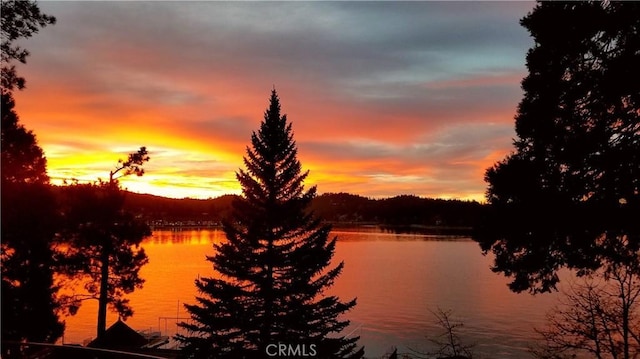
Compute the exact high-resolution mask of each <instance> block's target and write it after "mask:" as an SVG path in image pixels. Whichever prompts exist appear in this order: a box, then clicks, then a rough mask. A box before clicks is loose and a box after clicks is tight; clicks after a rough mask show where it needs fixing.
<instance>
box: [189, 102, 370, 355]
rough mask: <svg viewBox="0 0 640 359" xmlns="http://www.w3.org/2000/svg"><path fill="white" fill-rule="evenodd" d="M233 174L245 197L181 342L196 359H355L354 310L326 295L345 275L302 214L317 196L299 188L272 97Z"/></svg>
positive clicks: (323, 228) (331, 244) (285, 126)
mask: <svg viewBox="0 0 640 359" xmlns="http://www.w3.org/2000/svg"><path fill="white" fill-rule="evenodd" d="M251 144H252V147H251V148H249V147H248V148H247V155H246V157H245V158H244V164H245V166H246V170H240V171H239V172H238V173H237V178H238V181H239V182H240V184H241V186H242V191H243V195H242V197H241V198H240V199H238V201H237V202H236V203H235V204H234V212H233V215H232V217H231V219H230V220H228V221H226V222H225V223H224V232H225V234H226V238H227V241H225V242H223V243H219V244H215V245H214V248H215V250H216V254H215V255H214V256H211V257H207V260H209V261H210V262H211V263H212V264H213V268H214V269H215V271H216V272H217V275H216V276H215V277H211V278H200V279H198V280H196V286H197V288H198V290H199V292H200V293H201V296H199V297H197V298H196V300H197V302H198V304H195V305H185V307H186V309H187V310H188V311H189V313H190V314H191V317H192V319H193V323H182V324H181V326H182V327H184V328H186V329H187V330H188V331H189V333H190V334H191V336H182V335H180V336H178V337H177V338H178V340H180V341H181V342H183V344H184V352H185V353H187V354H188V355H189V357H193V358H213V357H215V358H263V357H266V356H267V352H266V350H267V349H268V346H269V345H274V344H275V345H278V344H279V343H282V344H288V345H291V346H293V349H294V350H295V349H296V346H298V347H297V349H298V350H300V351H299V352H298V356H302V352H301V351H302V350H305V351H306V353H307V354H310V353H311V352H315V354H316V356H317V357H319V358H343V357H353V358H357V357H361V356H362V355H363V353H364V350H363V348H360V349H359V350H356V342H357V339H358V337H352V338H348V337H346V336H344V335H341V334H340V333H341V331H342V330H343V329H345V328H346V327H347V325H348V324H349V321H348V320H344V319H343V318H340V317H339V316H340V315H341V314H343V313H345V312H347V311H348V310H349V309H351V308H353V306H354V305H355V304H356V302H355V299H354V300H351V301H347V302H343V301H341V300H340V299H339V298H338V297H336V296H328V295H325V294H324V292H325V291H326V290H327V288H329V287H330V286H331V285H332V284H333V282H334V281H335V279H336V278H337V277H338V275H339V274H340V272H341V271H342V269H343V266H344V263H342V262H341V263H340V264H338V265H337V266H335V267H333V268H330V266H331V263H330V262H331V258H332V256H333V253H334V250H335V245H336V239H337V238H336V237H334V238H332V239H330V238H329V231H330V229H331V228H330V226H329V225H322V224H321V223H320V221H319V220H318V219H316V218H315V217H314V216H313V214H312V213H309V211H308V210H307V209H308V206H309V204H310V202H311V200H312V199H313V198H314V196H315V195H316V187H311V188H310V189H308V190H306V191H305V189H304V186H303V182H304V180H305V178H306V177H307V174H308V171H307V172H301V165H300V162H299V161H298V159H297V146H296V143H295V141H294V140H293V131H292V128H291V124H290V123H288V122H287V118H286V115H282V116H281V115H280V100H279V98H278V96H277V93H276V91H275V90H273V91H272V94H271V99H270V105H269V108H268V109H267V110H266V112H265V114H264V120H263V121H262V123H261V125H260V129H259V130H258V132H257V133H256V132H254V133H253V134H252V136H251Z"/></svg>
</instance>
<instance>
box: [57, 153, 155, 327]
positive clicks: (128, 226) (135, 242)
mask: <svg viewBox="0 0 640 359" xmlns="http://www.w3.org/2000/svg"><path fill="white" fill-rule="evenodd" d="M148 160H149V156H148V154H147V149H146V147H141V148H140V150H138V152H134V153H131V154H129V156H128V159H127V160H126V161H125V160H120V161H118V166H117V168H116V169H115V170H114V171H111V172H110V174H109V182H98V183H89V184H78V183H75V184H72V185H70V186H64V187H62V188H61V194H62V196H61V197H62V200H61V208H62V212H63V213H64V216H63V222H64V229H63V230H61V231H60V233H59V234H58V237H59V239H60V240H61V242H62V244H63V247H65V248H66V250H65V251H63V252H62V251H61V254H63V255H64V258H63V261H64V263H63V264H64V266H62V265H61V268H63V269H64V273H65V274H67V275H69V276H71V277H78V278H82V279H84V280H85V289H86V290H87V292H88V293H89V294H82V295H79V294H76V295H74V296H73V297H72V300H71V303H72V304H71V305H72V306H73V307H76V308H77V307H78V306H79V305H80V300H83V299H96V300H98V320H97V337H98V339H100V338H101V337H102V336H103V335H104V333H105V332H106V329H107V307H108V306H110V307H111V308H112V309H113V310H114V311H115V312H117V313H118V315H119V317H120V318H122V319H125V320H126V319H127V318H128V317H130V316H132V315H133V309H132V308H131V306H130V305H129V300H128V299H127V298H126V297H125V296H126V295H127V294H129V293H132V292H133V291H134V290H136V289H138V288H141V287H142V285H143V284H144V279H143V278H141V277H140V276H139V272H140V269H141V268H142V266H144V265H145V264H147V263H148V258H147V255H146V254H145V252H144V249H143V248H141V247H140V244H141V243H142V241H143V240H144V239H145V238H146V237H148V236H150V235H151V229H150V228H149V226H148V225H147V224H146V223H144V222H143V221H141V220H140V219H139V218H137V217H136V216H134V215H133V214H132V213H130V212H128V211H126V210H125V209H124V208H123V207H124V202H125V196H126V192H125V191H123V190H122V188H121V187H120V183H119V181H118V177H116V176H115V175H116V174H120V175H121V176H127V175H131V174H136V175H138V176H142V175H143V174H144V169H143V167H142V166H143V164H144V162H147V161H148Z"/></svg>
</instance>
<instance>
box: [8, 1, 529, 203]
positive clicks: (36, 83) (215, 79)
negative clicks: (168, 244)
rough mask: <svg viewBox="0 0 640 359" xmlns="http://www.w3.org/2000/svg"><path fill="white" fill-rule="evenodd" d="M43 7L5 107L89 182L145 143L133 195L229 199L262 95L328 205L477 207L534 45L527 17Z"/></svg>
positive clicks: (352, 7) (386, 8)
mask: <svg viewBox="0 0 640 359" xmlns="http://www.w3.org/2000/svg"><path fill="white" fill-rule="evenodd" d="M39 5H40V7H41V9H42V10H43V12H45V13H48V14H51V15H54V16H56V17H57V18H58V22H57V24H56V25H55V26H50V27H47V28H45V29H43V30H42V31H41V32H40V33H39V34H37V35H36V36H35V37H33V38H32V39H29V40H27V41H25V42H24V45H25V47H26V48H28V49H29V50H30V51H31V53H32V56H30V57H29V59H28V64H27V65H26V66H20V68H19V71H20V73H21V74H23V75H24V76H25V77H26V78H27V86H28V89H27V90H26V91H24V92H22V93H19V94H18V95H17V96H16V98H17V107H18V111H19V113H20V115H21V118H22V120H23V122H24V123H25V124H26V125H27V127H28V128H30V129H33V130H34V131H35V132H36V134H37V135H38V139H39V141H40V143H41V145H42V146H43V148H44V149H45V151H46V152H47V154H48V155H49V157H50V158H51V160H50V162H49V170H50V172H53V173H60V174H62V173H64V174H65V175H68V174H73V173H77V174H80V173H84V174H85V175H86V176H92V175H95V173H97V172H96V171H98V169H99V168H104V166H105V165H107V164H108V163H109V159H110V158H112V157H113V153H114V151H115V152H117V151H116V150H118V149H126V148H132V150H135V149H136V148H137V147H139V146H141V145H146V146H147V147H149V149H150V150H154V149H161V150H159V151H161V152H157V155H156V156H155V157H154V158H153V160H152V162H150V164H149V171H147V175H146V176H149V177H148V178H149V180H148V181H147V180H145V179H138V180H139V181H141V183H145V184H146V185H148V186H152V187H149V188H153V190H154V191H159V190H160V189H161V188H169V187H172V188H174V189H175V190H176V191H180V194H181V195H182V194H184V193H191V194H192V195H194V196H198V194H197V193H199V192H198V189H197V188H196V187H198V186H199V185H198V183H200V184H201V186H202V187H201V188H199V191H200V193H206V195H207V196H208V195H209V194H210V193H212V192H211V188H215V190H216V191H223V190H224V188H227V190H230V191H237V190H238V187H237V184H235V187H234V183H233V182H234V181H235V177H234V175H233V172H234V171H235V169H237V168H239V167H241V166H242V155H243V154H244V149H245V147H246V146H247V145H248V144H249V139H250V135H251V131H253V130H256V129H257V128H258V125H259V123H260V120H261V119H262V115H263V111H264V109H265V108H266V106H267V105H268V104H267V100H268V95H269V91H270V90H271V88H272V87H273V86H274V85H275V86H276V88H277V90H278V93H279V95H280V98H281V101H282V106H283V107H282V109H283V112H284V113H287V115H288V118H289V119H290V120H291V121H292V122H293V128H294V131H295V139H296V140H297V142H298V144H299V146H300V156H301V158H302V159H303V160H304V162H303V165H304V166H305V167H309V168H312V169H313V170H314V171H313V174H312V176H311V177H310V181H311V180H313V181H317V183H318V184H322V186H323V187H327V189H326V191H334V190H337V189H340V187H341V185H344V186H347V185H348V189H349V191H352V192H354V193H361V194H366V195H372V196H380V195H388V194H392V192H393V191H401V192H404V193H416V194H427V193H428V194H432V195H438V193H439V192H438V191H441V192H442V195H451V196H455V195H456V193H457V194H460V195H463V196H473V195H474V194H475V195H476V196H481V194H482V192H484V190H483V186H484V183H483V181H482V171H481V168H483V167H486V166H487V164H488V163H489V161H492V160H495V159H496V158H499V157H500V155H502V154H504V153H506V152H507V151H508V150H509V146H510V145H511V138H512V137H513V135H514V134H513V130H512V127H513V126H512V123H513V122H512V121H513V115H514V113H515V109H516V106H517V103H518V101H519V99H520V98H521V96H522V93H521V90H520V88H519V82H520V79H521V78H522V77H523V76H524V75H525V74H526V69H525V67H524V56H525V54H526V51H527V49H528V48H529V47H530V46H531V45H532V44H531V40H530V38H529V37H528V35H527V33H526V31H524V29H522V28H521V27H520V26H519V24H518V20H519V19H520V18H521V17H523V16H524V15H526V13H527V12H528V11H529V10H530V9H532V8H533V6H534V4H533V3H528V2H513V3H510V2H508V3H503V2H501V3H490V2H489V3H486V2H478V3H476V2H282V3H280V2H258V3H244V2H180V3H178V2H88V3H76V2H42V3H40V4H39ZM162 151H163V152H162ZM101 153H108V154H110V155H107V154H101ZM169 154H172V155H169ZM189 154H195V156H196V157H198V159H191V160H186V161H182V162H181V161H180V156H183V157H185V156H188V155H189ZM92 157H93V158H95V159H96V160H95V161H93V162H91V163H90V161H89V160H88V159H89V158H92ZM198 161H201V162H198ZM336 163H338V164H340V165H341V166H344V168H335V164H336ZM205 167H206V168H210V170H205V169H203V168H205ZM74 171H75V172H74ZM316 171H317V172H320V171H322V172H323V173H317V174H315V172H316ZM153 173H156V174H158V176H160V174H161V173H163V176H165V177H157V178H156V177H152V176H153V175H152V174H153ZM146 176H145V177H146ZM171 176H172V177H171ZM170 178H173V180H170ZM198 178H199V179H200V180H197V179H198ZM216 178H219V180H218V179H216ZM145 181H146V182H145ZM172 183H173V185H172ZM153 186H155V187H153ZM179 186H182V187H183V189H178V187H179ZM225 186H226V187H225ZM187 188H188V189H189V190H187ZM164 192H165V193H166V192H170V191H164ZM176 193H177V192H176Z"/></svg>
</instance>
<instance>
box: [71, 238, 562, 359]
mask: <svg viewBox="0 0 640 359" xmlns="http://www.w3.org/2000/svg"><path fill="white" fill-rule="evenodd" d="M333 234H334V235H337V236H338V238H339V241H338V244H337V246H336V253H335V256H334V259H333V260H334V263H335V264H337V263H338V262H339V261H344V262H345V268H344V271H343V273H342V275H341V276H340V277H339V278H338V280H337V281H336V283H335V285H334V286H333V287H332V288H331V289H330V292H331V293H332V294H336V295H338V296H339V297H340V298H341V299H343V300H350V299H352V298H357V305H356V306H355V308H354V309H353V310H352V311H350V312H348V313H347V315H346V318H348V319H349V320H351V325H350V327H349V328H348V329H347V330H346V332H345V333H346V334H351V335H359V336H360V338H361V339H360V344H361V345H364V346H365V350H366V356H367V357H370V358H373V357H380V356H382V355H383V354H385V353H388V352H390V351H391V350H392V348H393V347H397V348H398V351H399V352H410V351H411V350H412V349H413V350H418V351H422V352H426V351H429V350H433V349H434V348H433V347H432V346H430V345H431V344H430V342H429V341H428V340H427V338H429V337H435V336H437V335H439V334H440V333H441V329H440V328H439V327H438V326H437V325H436V324H435V317H434V315H433V312H434V311H437V310H438V309H442V310H452V311H453V319H455V320H460V321H462V322H463V323H464V326H463V328H462V329H461V335H462V336H463V338H464V342H465V343H469V344H475V348H474V352H475V354H477V355H476V356H477V357H480V358H523V357H528V356H529V355H528V352H527V349H528V347H529V346H530V345H531V344H532V342H533V338H534V336H535V333H534V331H533V327H536V326H537V327H542V326H543V325H544V318H545V313H546V311H547V310H548V309H549V308H550V307H551V306H553V305H554V304H555V303H556V295H555V294H546V295H538V296H531V295H529V294H515V293H512V292H510V291H509V290H508V288H507V286H506V283H507V280H506V279H504V278H503V277H501V276H500V275H498V274H495V273H493V272H491V270H490V266H491V258H490V257H489V256H483V255H482V253H481V251H480V248H479V246H478V245H477V244H476V243H475V242H473V241H471V240H470V239H468V238H460V237H447V236H433V235H420V234H394V233H389V232H382V231H380V230H378V229H375V228H369V229H364V230H363V229H362V228H358V229H337V230H335V231H334V232H333ZM223 240H225V238H224V234H223V233H222V232H221V231H219V230H188V231H156V232H154V233H153V236H152V237H151V238H149V239H148V240H147V241H145V242H144V244H143V247H144V248H145V250H146V252H147V255H148V256H149V264H148V265H146V266H145V267H143V269H142V270H141V276H142V277H143V278H145V279H146V283H145V286H144V288H143V289H141V290H138V291H136V292H135V293H133V294H131V295H130V296H129V298H130V299H131V304H132V306H133V308H134V311H135V314H134V316H133V317H131V318H129V319H128V320H127V324H128V325H129V326H131V327H133V328H134V329H137V330H147V331H155V332H157V331H160V332H161V333H162V334H163V335H165V334H168V335H173V334H175V333H176V332H177V331H178V330H179V329H178V327H177V326H176V322H177V321H180V320H181V319H177V320H176V318H187V317H188V314H187V313H186V311H185V310H184V307H183V304H184V303H194V297H195V296H196V294H197V293H196V288H195V285H194V280H195V279H196V278H197V277H198V276H212V275H214V273H213V270H212V267H211V263H210V262H208V261H206V260H205V256H207V255H213V254H214V251H213V247H212V243H214V242H219V241H223ZM96 316H97V303H95V301H92V302H87V303H85V304H84V305H83V306H82V307H81V309H80V311H79V312H78V314H77V315H76V316H74V317H70V318H67V320H66V322H67V330H66V332H65V337H64V341H65V343H83V342H84V341H85V340H86V339H88V338H90V337H93V336H95V323H96ZM115 320H117V317H116V316H115V315H110V316H109V318H108V323H112V322H114V321H115Z"/></svg>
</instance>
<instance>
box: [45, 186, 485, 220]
mask: <svg viewBox="0 0 640 359" xmlns="http://www.w3.org/2000/svg"><path fill="white" fill-rule="evenodd" d="M57 190H58V191H60V190H61V189H57ZM237 197H238V196H237V195H223V196H220V197H217V198H210V199H192V198H183V199H174V198H166V197H160V196H155V195H150V194H138V193H127V196H126V199H125V203H124V208H125V209H127V210H128V211H130V212H132V213H134V214H136V215H138V216H141V217H142V218H143V219H144V220H146V221H147V222H150V223H151V222H154V221H158V220H160V221H163V222H165V223H170V222H199V223H211V222H215V223H222V221H223V220H224V218H226V217H228V215H229V214H230V213H231V209H232V205H233V201H234V200H236V199H237ZM485 208H486V206H484V205H482V204H480V203H479V202H476V201H462V200H449V199H432V198H422V197H418V196H412V195H402V196H396V197H391V198H384V199H374V198H367V197H363V196H359V195H353V194H348V193H325V194H321V195H318V196H317V197H315V198H314V199H313V200H312V201H311V204H310V206H309V210H310V211H312V212H313V213H314V214H315V215H317V216H318V217H319V218H321V219H323V220H325V221H328V222H331V223H347V224H348V223H353V224H358V223H373V224H380V225H390V226H410V225H422V226H434V227H463V228H472V227H474V226H475V225H476V224H477V223H479V221H480V220H481V218H482V215H483V210H484V209H485Z"/></svg>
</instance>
